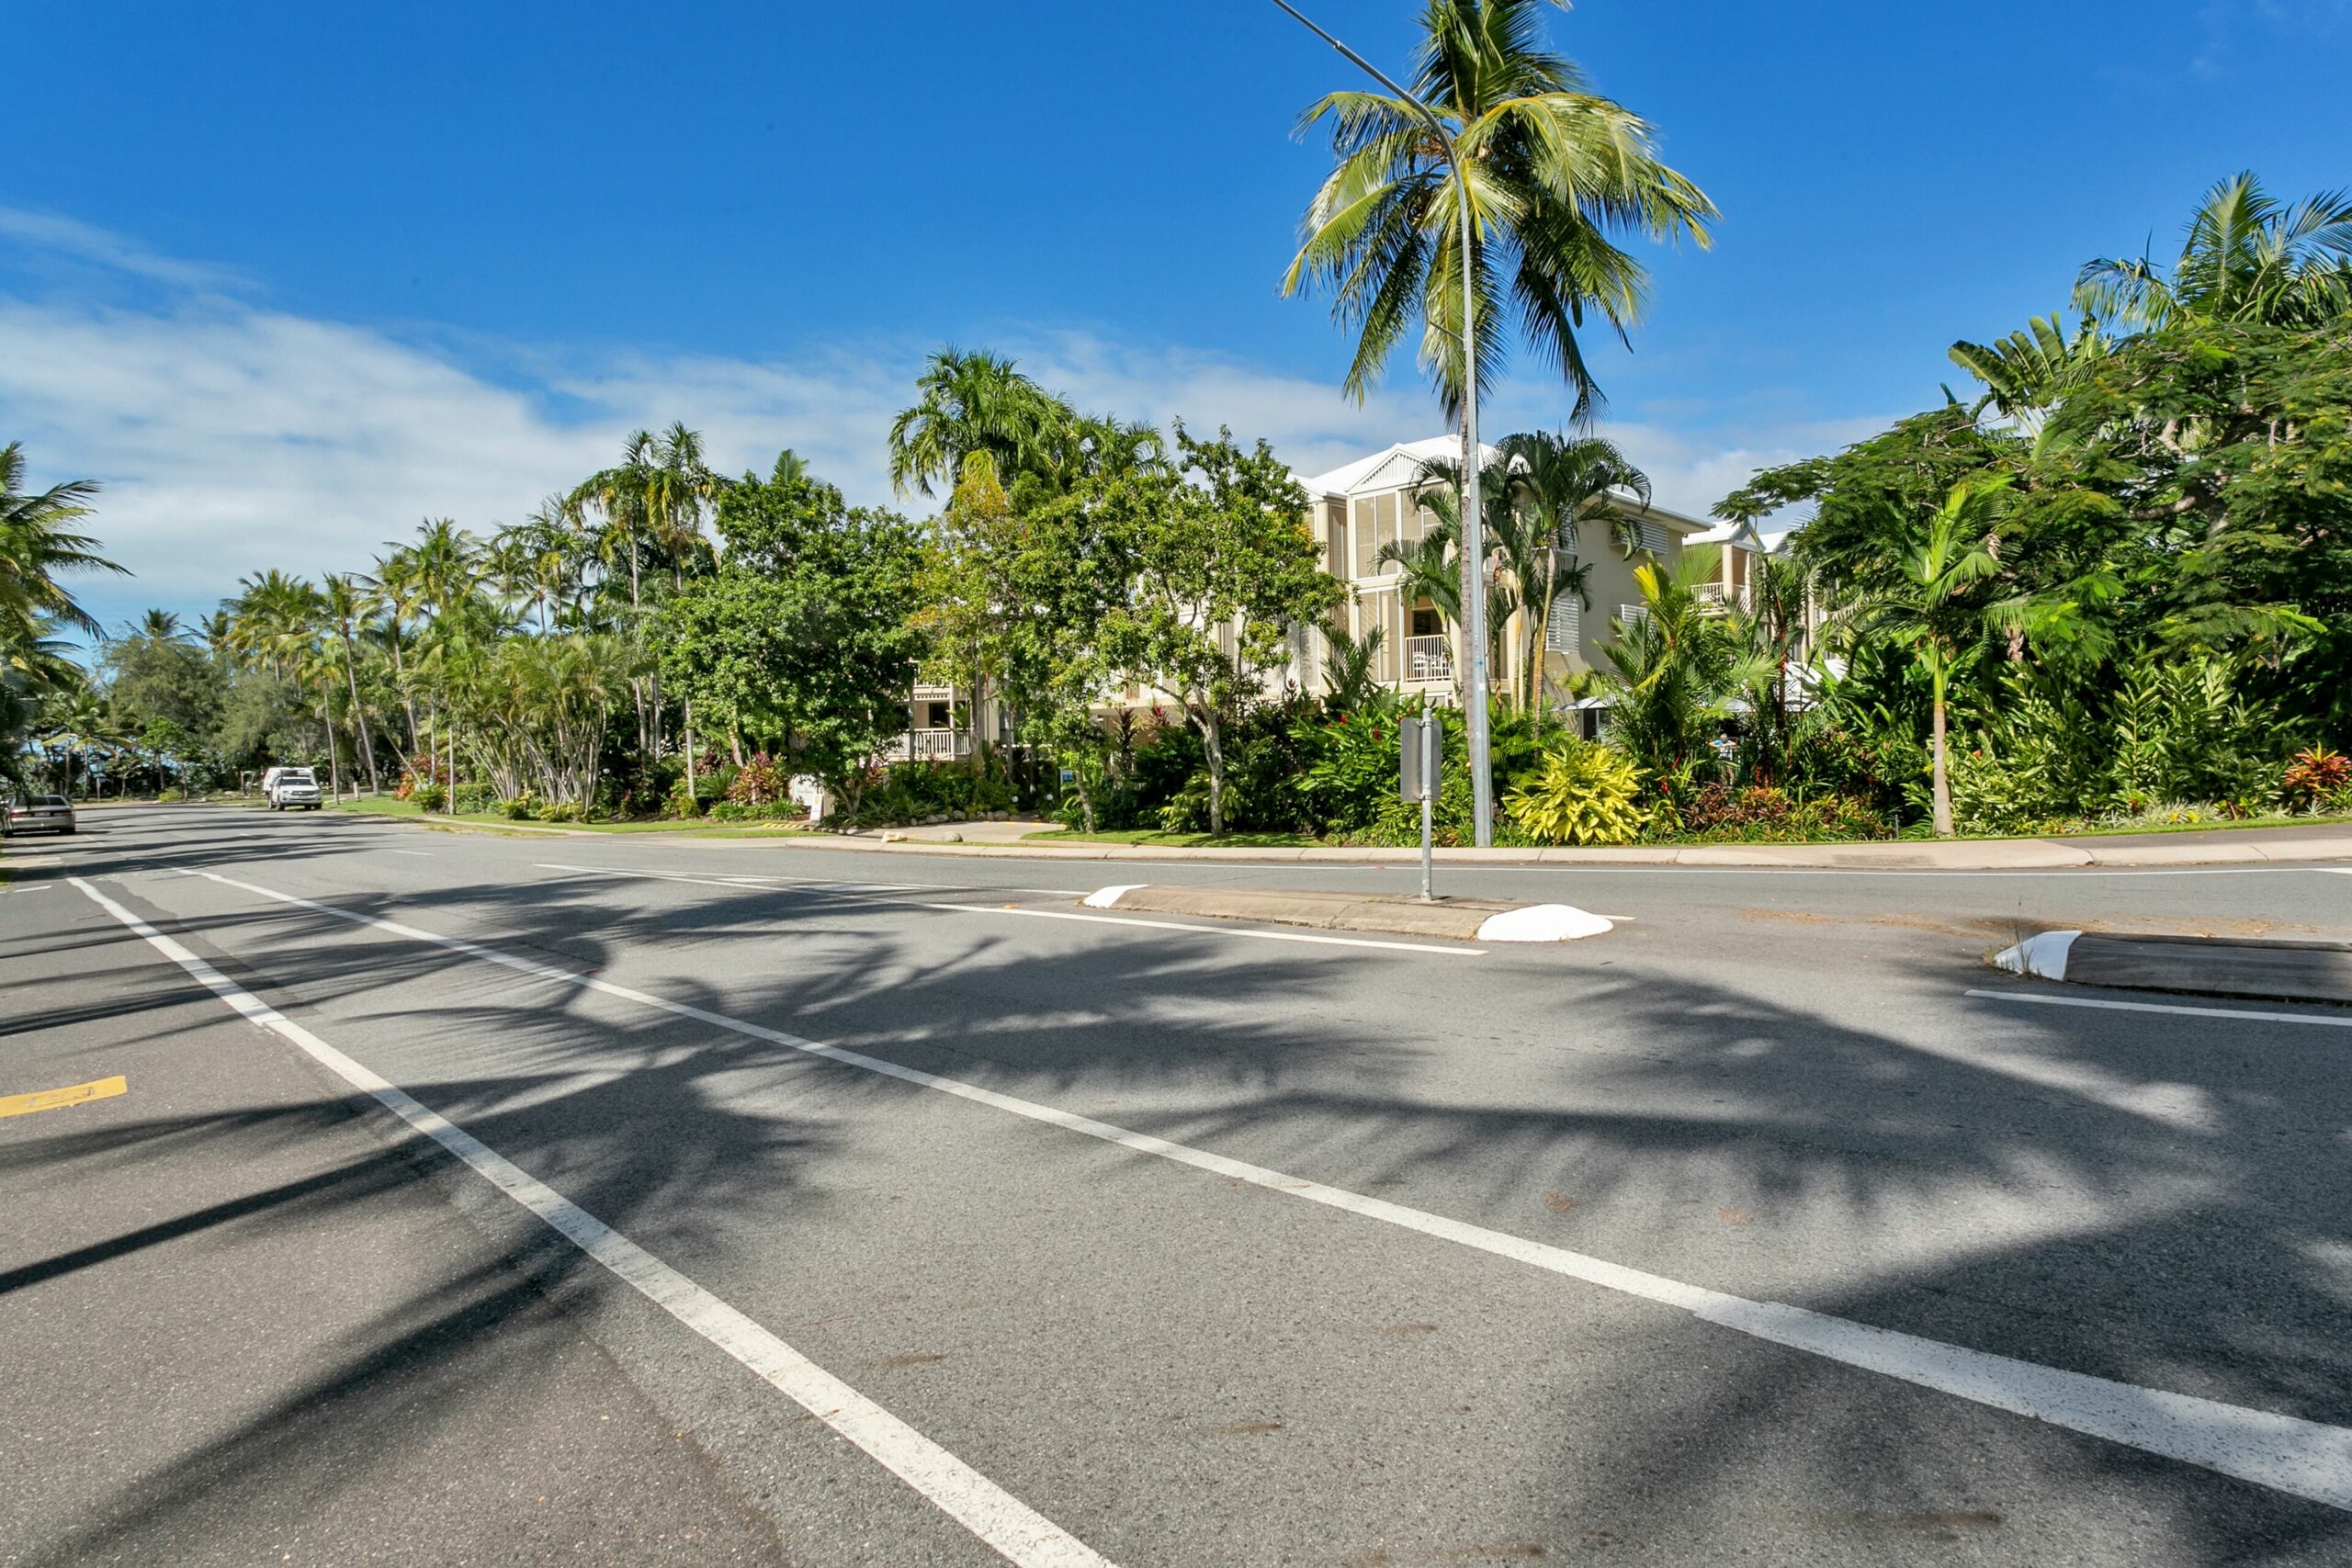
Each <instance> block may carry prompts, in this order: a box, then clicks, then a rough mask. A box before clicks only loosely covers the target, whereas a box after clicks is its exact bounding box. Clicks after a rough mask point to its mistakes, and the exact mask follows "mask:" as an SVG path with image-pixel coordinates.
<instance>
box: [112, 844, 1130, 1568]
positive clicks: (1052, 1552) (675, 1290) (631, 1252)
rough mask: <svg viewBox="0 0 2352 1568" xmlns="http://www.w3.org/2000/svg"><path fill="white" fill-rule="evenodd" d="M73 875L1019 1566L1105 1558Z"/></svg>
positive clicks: (159, 945) (278, 1030)
mask: <svg viewBox="0 0 2352 1568" xmlns="http://www.w3.org/2000/svg"><path fill="white" fill-rule="evenodd" d="M70 880H71V881H72V883H73V884H74V886H76V887H78V888H80V889H81V890H82V891H83V892H84V893H86V894H88V895H89V896H90V897H91V898H92V899H93V900H95V901H96V903H97V905H98V907H99V908H103V909H104V910H106V912H107V913H108V914H109V915H112V916H113V917H114V918H115V919H118V920H119V921H121V922H122V924H123V925H124V926H126V927H127V928H129V929H130V931H132V932H133V933H134V934H135V935H137V936H139V937H141V938H143V939H144V940H145V941H146V942H147V943H148V945H149V946H151V947H153V948H154V949H155V951H156V952H158V953H162V954H163V955H164V957H166V958H168V959H170V960H171V961H172V962H173V963H175V964H178V965H179V966H180V967H181V968H182V969H183V970H185V971H187V974H188V976H189V977H190V978H192V979H194V980H195V981H196V982H197V983H198V985H200V986H202V987H204V988H205V989H207V990H209V991H210V992H211V993H212V994H213V995H215V996H217V997H219V998H220V999H221V1000H222V1001H224V1002H226V1003H227V1004H228V1005H229V1006H230V1007H231V1008H232V1009H233V1010H235V1011H237V1012H238V1013H241V1014H242V1015H243V1016H244V1017H245V1018H246V1019H247V1020H249V1021H252V1022H254V1023H257V1024H259V1025H260V1026H261V1027H263V1028H264V1029H266V1030H268V1031H269V1032H272V1033H273V1034H276V1035H277V1036H278V1037H279V1038H280V1039H283V1040H286V1041H288V1042H290V1043H293V1044H294V1045H296V1046H298V1047H299V1048H300V1049H301V1050H302V1051H303V1052H304V1053H306V1054H307V1055H310V1056H311V1058H312V1059H313V1060H315V1061H316V1062H318V1063H319V1064H320V1065H321V1066H323V1067H325V1068H326V1069H327V1070H328V1071H330V1072H332V1073H334V1075H335V1076H336V1077H339V1078H341V1079H343V1080H344V1081H345V1083H347V1084H349V1085H350V1086H351V1087H352V1088H353V1089H357V1090H359V1091H360V1092H362V1093H364V1094H368V1095H370V1096H372V1097H374V1099H375V1100H376V1101H377V1102H378V1103H379V1104H380V1105H382V1106H383V1107H384V1108H385V1109H386V1110H387V1111H390V1112H391V1113H392V1114H393V1115H395V1116H397V1117H399V1118H400V1119H401V1121H402V1122H406V1123H407V1124H408V1125H409V1126H410V1127H411V1128H413V1130H414V1131H416V1132H418V1133H421V1134H424V1136H425V1137H428V1138H430V1139H432V1140H433V1141H434V1142H435V1143H436V1144H438V1145H441V1147H443V1148H444V1149H446V1150H447V1151H448V1152H449V1153H450V1154H452V1155H454V1156H457V1157H458V1159H459V1160H461V1161H463V1162H464V1163H465V1165H466V1166H467V1167H468V1168H470V1169H471V1170H472V1171H473V1172H474V1174H476V1175H477V1176H480V1177H481V1178H482V1179H484V1180H486V1181H488V1182H489V1183H490V1184H491V1185H492V1186H493V1187H495V1188H497V1189H498V1190H500V1191H502V1192H503V1193H505V1194H506V1195H507V1196H508V1197H509V1198H512V1199H514V1200H515V1202H517V1203H519V1204H521V1205H522V1206H523V1207H524V1208H526V1209H527V1210H529V1211H530V1212H531V1213H534V1214H536V1215H537V1216H538V1218H539V1219H541V1220H542V1221H544V1222H546V1224H548V1228H549V1229H551V1230H553V1231H555V1232H556V1233H557V1234H558V1235H561V1236H562V1237H563V1238H564V1239H565V1240H567V1241H569V1242H571V1244H572V1245H573V1246H574V1247H578V1248H579V1249H580V1250H581V1251H582V1252H584V1253H586V1254H587V1255H588V1256H589V1257H590V1258H594V1259H595V1260H596V1261H597V1262H598V1263H601V1264H603V1265H604V1266H605V1268H606V1269H609V1270H611V1271H612V1273H613V1274H615V1275H616V1276H617V1277H618V1278H619V1279H620V1280H623V1281H624V1282H626V1283H627V1284H628V1285H629V1286H630V1287H632V1288H633V1289H635V1290H636V1291H637V1292H639V1294H641V1295H643V1296H644V1297H645V1298H646V1299H647V1300H648V1301H650V1302H651V1303H654V1304H655V1305H656V1306H658V1307H660V1308H662V1310H663V1311H664V1312H667V1313H668V1314H670V1315H671V1316H673V1317H674V1318H676V1319H677V1320H678V1321H679V1322H680V1323H682V1324H684V1325H686V1326H687V1327H688V1328H691V1329H693V1330H694V1331H695V1333H696V1334H698V1335H700V1336H701V1337H703V1338H705V1339H707V1340H708V1341H710V1343H711V1344H713V1345H715V1346H717V1347H718V1348H719V1349H721V1350H723V1351H725V1352H726V1353H727V1354H728V1355H729V1356H730V1357H732V1358H733V1359H735V1360H736V1361H738V1362H740V1363H741V1364H742V1365H743V1366H744V1367H746V1368H747V1369H749V1370H750V1371H752V1372H753V1373H755V1374H757V1375H758V1376H759V1377H760V1378H761V1379H762V1380H763V1381H764V1382H767V1383H769V1384H770V1385H771V1386H773V1387H774V1388H775V1389H776V1390H777V1391H778V1392H779V1393H783V1394H784V1395H785V1396H786V1397H787V1398H789V1399H791V1400H792V1401H793V1402H794V1403H795V1404H798V1405H800V1406H801V1407H802V1408H803V1409H805V1410H807V1411H808V1412H809V1414H810V1415H811V1416H816V1417H817V1419H819V1420H820V1421H822V1422H823V1423H824V1424H825V1425H826V1426H828V1427H831V1428H832V1429H833V1430H834V1431H835V1432H838V1433H839V1434H841V1435H842V1437H844V1438H848V1439H849V1440H850V1441H851V1442H853V1443H854V1444H856V1445H857V1446H858V1448H860V1449H862V1450H865V1453H866V1454H867V1455H868V1456H870V1457H871V1458H873V1459H874V1460H875V1461H877V1462H878V1463H880V1464H881V1466H882V1467H883V1468H884V1469H885V1470H888V1471H889V1472H890V1473H892V1474H893V1475H896V1476H897V1477H898V1478H899V1480H901V1481H903V1482H905V1483H907V1484H908V1485H910V1486H911V1487H913V1488H914V1489H915V1490H916V1491H917V1492H919V1493H921V1494H922V1495H923V1497H924V1498H926V1499H927V1500H928V1501H930V1502H931V1503H932V1504H933V1506H936V1507H938V1508H939V1509H940V1510H941V1511H942V1512H944V1513H945V1514H946V1515H947V1516H948V1517H951V1518H953V1519H954V1520H955V1521H956V1523H957V1524H960V1525H962V1526H963V1527H964V1528H965V1529H968V1530H970V1531H971V1532H972V1533H973V1534H974V1535H976V1536H978V1537H979V1538H980V1540H983V1541H986V1542H987V1543H988V1544H989V1546H991V1547H993V1548H994V1549H995V1550H996V1551H997V1552H998V1553H999V1554H1000V1555H1001V1556H1002V1557H1004V1558H1005V1559H1006V1560H1007V1561H1009V1562H1015V1563H1018V1564H1021V1565H1022V1568H1112V1565H1111V1564H1110V1562H1109V1561H1108V1560H1107V1559H1105V1558H1103V1556H1101V1555H1100V1554H1098V1553H1097V1552H1095V1551H1093V1550H1092V1549H1091V1548H1090V1547H1089V1546H1087V1545H1086V1544H1085V1543H1084V1542H1083V1541H1080V1540H1078V1539H1077V1538H1076V1537H1075V1536H1072V1535H1070V1534H1069V1532H1068V1531H1066V1530H1064V1529H1062V1528H1061V1527H1060V1526H1058V1525H1057V1524H1055V1523H1054V1522H1053V1521H1052V1520H1051V1519H1048V1518H1046V1517H1045V1516H1044V1515H1042V1514H1040V1513H1038V1512H1037V1511H1036V1510H1035V1509H1033V1508H1031V1507H1030V1506H1028V1505H1027V1504H1025V1503H1023V1502H1022V1501H1021V1500H1020V1499H1019V1498H1017V1497H1015V1496H1013V1495H1012V1494H1011V1493H1009V1492H1007V1491H1005V1490H1004V1489H1003V1488H1002V1487H1001V1486H999V1485H998V1484H997V1483H995V1482H993V1481H990V1480H989V1478H988V1477H987V1476H985V1475H982V1474H981V1473H980V1472H978V1471H977V1470H974V1469H973V1468H972V1467H971V1466H969V1465H967V1464H966V1463H965V1462H964V1461H962V1460H959V1459H957V1458H956V1456H955V1455H954V1454H952V1453H950V1452H948V1451H947V1450H945V1449H944V1448H942V1447H940V1446H939V1445H938V1444H937V1443H935V1442H933V1441H932V1440H931V1439H930V1438H926V1437H924V1436H923V1435H922V1433H921V1432H918V1431H916V1430H915V1429H914V1428H913V1427H910V1426H908V1425H907V1424H906V1423H905V1422H904V1421H901V1420H900V1419H899V1417H897V1416H893V1415H891V1414H890V1413H889V1412H888V1410H885V1409H884V1408H883V1407H882V1406H880V1405H879V1404H875V1403H874V1402H873V1401H872V1400H870V1399H868V1398H866V1397H865V1395H864V1394H862V1393H858V1392H857V1391H856V1390H855V1389H854V1388H852V1387H850V1386H849V1385H848V1384H847V1383H845V1382H842V1381H841V1380H840V1379H838V1378H836V1377H834V1376H833V1375H832V1374H831V1372H828V1371H825V1370H824V1369H823V1368H821V1367H820V1366H818V1365H817V1364H816V1363H815V1362H814V1361H811V1360H809V1359H808V1358H807V1357H805V1356H803V1355H802V1354H801V1353H800V1352H799V1351H797V1350H796V1349H794V1348H792V1347H791V1346H789V1345H787V1344H786V1343H785V1342H784V1341H783V1340H782V1339H779V1338H778V1337H776V1336H775V1335H774V1334H771V1333H770V1332H768V1330H766V1329H765V1328H763V1327H762V1326H761V1325H759V1324H757V1323H755V1322H753V1321H752V1319H751V1318H750V1317H747V1316H745V1315H744V1314H742V1313H741V1312H740V1311H738V1310H737V1309H735V1308H734V1307H731V1306H729V1305H728V1304H727V1303H725V1302H724V1301H721V1300H720V1299H719V1298H718V1297H717V1296H715V1295H713V1294H711V1293H710V1292H708V1291H707V1290H705V1289H703V1287H701V1286H700V1285H697V1284H696V1283H695V1282H694V1280H690V1279H688V1278H687V1277H686V1276H685V1275H684V1274H681V1273H680V1272H678V1271H677V1270H676V1269H673V1268H671V1267H670V1266H669V1265H668V1264H666V1263H664V1262H662V1260H661V1259H660V1258H656V1257H654V1256H653V1255H652V1254H651V1253H650V1252H648V1251H646V1250H645V1249H644V1248H643V1247H639V1246H638V1244H637V1243H635V1242H633V1241H631V1240H630V1239H629V1238H628V1236H626V1235H622V1234H621V1233H620V1232H618V1231H616V1230H615V1229H613V1228H612V1227H611V1226H610V1225H607V1224H605V1223H604V1222H603V1221H602V1220H599V1219H597V1218H596V1217H595V1216H594V1215H593V1214H591V1213H588V1212H587V1211H586V1210H584V1209H582V1208H581V1207H580V1206H579V1205H578V1204H576V1203H574V1202H572V1201H571V1199H569V1198H566V1197H565V1196H564V1195H563V1194H562V1193H560V1192H559V1191H557V1190H555V1189H554V1188H552V1187H549V1186H548V1185H547V1184H546V1183H545V1182H542V1181H540V1180H538V1179H537V1178H536V1177H533V1176H532V1175H530V1174H529V1173H528V1172H527V1171H525V1170H524V1169H523V1168H521V1167H519V1166H517V1165H515V1163H514V1162H512V1161H511V1160H508V1159H507V1158H506V1157H505V1156H503V1155H501V1154H499V1153H497V1152H496V1151H495V1150H493V1149H492V1148H491V1147H489V1146H488V1145H485V1144H483V1143H482V1142H481V1140H479V1139H477V1138H476V1137H474V1135H473V1134H470V1133H469V1132H467V1131H466V1130H465V1129H464V1128H463V1127H460V1126H458V1124H457V1123H456V1122H451V1121H450V1120H448V1119H447V1117H445V1116H443V1115H441V1114H440V1113H439V1112H438V1111H434V1110H432V1109H431V1108H430V1107H428V1106H426V1105H424V1104H423V1103H422V1102H420V1101H419V1100H415V1099H414V1098H413V1097H412V1096H411V1095H409V1094H408V1093H407V1092H406V1091H405V1090H403V1089H401V1088H400V1087H399V1086H398V1085H396V1084H393V1083H391V1082H390V1081H389V1080H388V1079H385V1078H383V1077H379V1076H378V1075H377V1074H376V1073H375V1072H374V1071H372V1070H370V1069H369V1068H368V1066H365V1065H363V1064H362V1063H360V1062H358V1061H356V1060H354V1059H353V1058H352V1057H350V1056H348V1055H345V1054H344V1053H343V1052H341V1051H339V1050H337V1049H335V1047H334V1046H333V1045H330V1044H328V1043H326V1042H325V1041H323V1040H322V1039H320V1038H319V1037H318V1036H317V1035H315V1034H313V1033H311V1032H310V1031H309V1030H307V1029H305V1028H303V1027H302V1026H301V1025H300V1024H299V1023H296V1022H295V1021H293V1020H291V1019H289V1018H288V1017H286V1016H285V1015H284V1014H283V1013H281V1012H279V1011H278V1010H277V1009H275V1008H273V1007H271V1006H270V1005H269V1004H268V1003H266V1002H265V1001H263V1000H261V999H260V998H257V997H255V996H254V995H252V994H251V993H250V992H247V991H245V990H243V988H241V987H238V986H237V985H236V984H235V983H234V982H232V981H231V980H230V979H228V978H227V977H226V976H223V975H221V973H220V971H219V970H217V969H215V968H213V967H212V965H211V964H207V963H206V962H205V961H204V960H203V959H201V958H199V957H198V956H197V955H196V954H195V953H191V952H189V951H188V950H187V948H186V947H183V946H182V945H180V943H178V942H175V941H174V940H173V939H172V938H170V937H168V936H165V935H164V933H163V932H161V931H157V930H156V929H155V928H154V927H153V926H151V925H149V924H148V923H147V922H146V921H144V920H142V919H140V918H139V917H138V916H137V915H134V914H132V913H131V912H130V910H129V909H127V908H123V907H122V906H121V905H120V904H118V903H116V902H115V901H114V900H113V899H111V898H109V897H107V896H106V895H105V894H103V893H101V892H99V891H98V890H97V889H96V887H94V886H91V885H90V884H89V883H87V882H85V881H84V880H83V879H82V878H80V877H78V876H77V877H73V878H71V879H70ZM216 880H219V881H223V882H225V881H227V880H228V879H227V878H225V877H221V878H216ZM230 886H243V884H241V883H230ZM368 923H370V924H379V925H381V924H386V922H382V921H370V922H368ZM387 929H394V928H390V927H389V926H388V927H387ZM533 967H537V965H534V966H533Z"/></svg>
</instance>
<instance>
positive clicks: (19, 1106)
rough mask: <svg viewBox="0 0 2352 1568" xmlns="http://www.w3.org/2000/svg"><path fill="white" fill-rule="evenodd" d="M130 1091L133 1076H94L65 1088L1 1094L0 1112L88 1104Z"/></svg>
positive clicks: (9, 1113) (26, 1113)
mask: <svg viewBox="0 0 2352 1568" xmlns="http://www.w3.org/2000/svg"><path fill="white" fill-rule="evenodd" d="M129 1093H130V1080H129V1079H127V1078H125V1077H123V1076H122V1075H121V1074H119V1073H117V1074H116V1075H115V1076H114V1077H110V1078H94V1079H92V1080H91V1081H90V1082H88V1083H77V1084H69V1085H67V1086H66V1087H65V1088H63V1089H35V1090H34V1091H33V1092H32V1093H30V1094H11V1095H0V1116H29V1115H31V1114H32V1113H33V1112H34V1111H59V1110H62V1109H63V1108H64V1107H66V1106H68V1105H87V1104H88V1103H90V1101H92V1100H112V1099H113V1098H114V1097H115V1096H117V1095H119V1094H129Z"/></svg>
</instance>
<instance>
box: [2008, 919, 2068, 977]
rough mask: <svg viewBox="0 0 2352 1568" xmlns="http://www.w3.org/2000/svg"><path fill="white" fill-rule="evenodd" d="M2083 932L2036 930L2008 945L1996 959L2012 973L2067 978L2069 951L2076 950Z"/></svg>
mask: <svg viewBox="0 0 2352 1568" xmlns="http://www.w3.org/2000/svg"><path fill="white" fill-rule="evenodd" d="M2082 934H2083V933H2082V932H2080V931H2037V932H2036V933H2035V934H2033V935H2032V936H2030V937H2028V938H2026V939H2025V940H2024V941H2023V942H2019V943H2018V944H2017V945H2016V946H2015V947H2005V948H2003V949H2001V951H2000V952H1998V953H1995V954H1994V955H1993V962H1994V963H1996V964H1999V965H2000V966H2001V967H2002V968H2004V969H2006V970H2007V971H2008V972H2009V973H2010V974H2012V975H2033V976H2039V977H2041V979H2044V980H2063V979H2064V978H2065V977H2066V954H2067V953H2071V952H2072V951H2074V946H2075V938H2076V937H2078V936H2080V935H2082Z"/></svg>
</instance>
